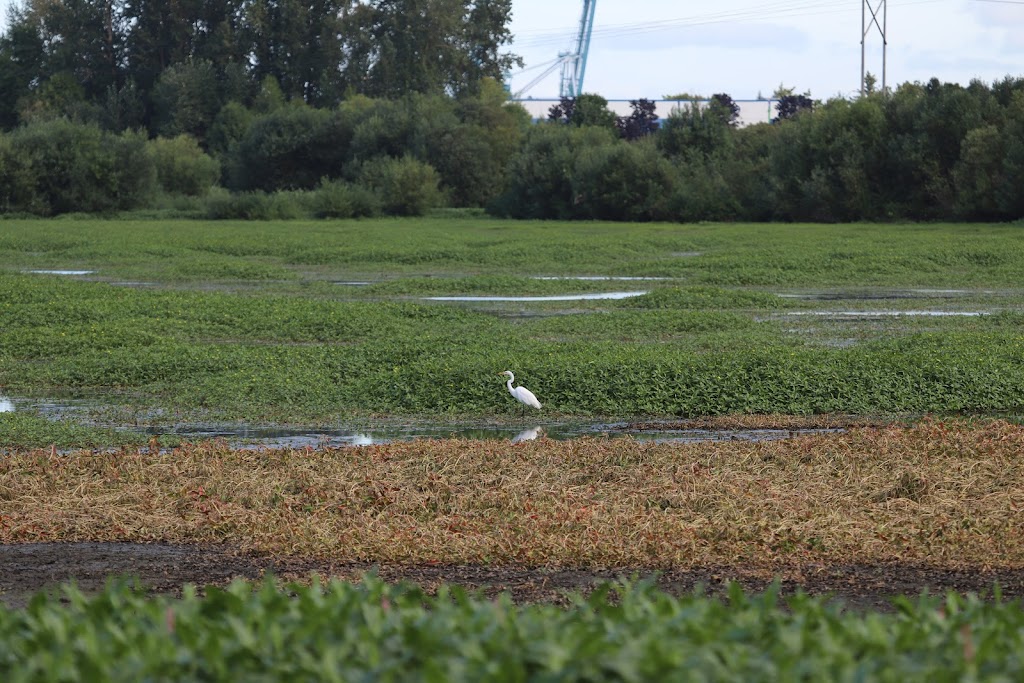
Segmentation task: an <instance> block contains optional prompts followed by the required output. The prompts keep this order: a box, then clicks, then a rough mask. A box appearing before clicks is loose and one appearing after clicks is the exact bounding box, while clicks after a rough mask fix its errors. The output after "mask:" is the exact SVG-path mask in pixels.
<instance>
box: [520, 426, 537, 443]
mask: <svg viewBox="0 0 1024 683" xmlns="http://www.w3.org/2000/svg"><path fill="white" fill-rule="evenodd" d="M543 433H544V428H543V427H531V428H530V429H524V430H523V431H521V432H519V433H518V434H516V435H515V436H513V437H512V443H519V442H521V441H533V440H534V439H536V438H537V437H538V436H540V435H541V434H543Z"/></svg>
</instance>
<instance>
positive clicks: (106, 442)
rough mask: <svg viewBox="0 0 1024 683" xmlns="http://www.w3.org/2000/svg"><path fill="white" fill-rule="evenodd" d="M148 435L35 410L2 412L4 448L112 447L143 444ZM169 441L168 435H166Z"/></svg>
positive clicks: (0, 444) (0, 429)
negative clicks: (43, 413)
mask: <svg viewBox="0 0 1024 683" xmlns="http://www.w3.org/2000/svg"><path fill="white" fill-rule="evenodd" d="M147 438H148V437H146V436H145V435H143V434H140V433H139V432H129V431H120V430H114V429H103V428H98V427H86V426H82V425H80V424H78V423H76V422H73V421H72V420H69V419H64V420H51V419H49V418H46V417H42V416H39V415H35V414H32V413H22V412H7V413H0V449H9V448H46V447H49V446H51V445H52V446H55V447H56V448H59V449H70V448H112V447H118V446H129V445H139V444H142V443H145V442H146V440H147ZM165 441H166V439H165Z"/></svg>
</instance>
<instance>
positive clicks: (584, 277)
mask: <svg viewBox="0 0 1024 683" xmlns="http://www.w3.org/2000/svg"><path fill="white" fill-rule="evenodd" d="M530 279H531V280H587V281H594V282H601V281H605V280H625V281H628V282H633V281H636V280H673V279H674V278H670V277H644V276H632V275H565V276H562V275H535V276H534V277H532V278H530Z"/></svg>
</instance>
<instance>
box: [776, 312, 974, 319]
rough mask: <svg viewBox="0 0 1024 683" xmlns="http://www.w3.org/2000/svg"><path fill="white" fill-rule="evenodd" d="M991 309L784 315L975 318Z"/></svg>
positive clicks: (795, 313) (791, 313)
mask: <svg viewBox="0 0 1024 683" xmlns="http://www.w3.org/2000/svg"><path fill="white" fill-rule="evenodd" d="M991 314H992V312H991V311H790V312H788V313H786V315H817V316H824V317H830V318H887V317H890V318H899V317H903V316H908V317H909V316H921V317H932V318H947V317H953V318H960V317H962V318H977V317H980V316H983V315H991Z"/></svg>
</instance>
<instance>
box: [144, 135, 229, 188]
mask: <svg viewBox="0 0 1024 683" xmlns="http://www.w3.org/2000/svg"><path fill="white" fill-rule="evenodd" d="M148 149H149V153H150V154H151V155H152V156H153V163H154V165H155V166H156V178H157V182H158V183H159V184H160V187H161V189H163V191H164V192H168V193H170V194H181V195H190V196H201V195H204V194H206V193H207V192H209V191H210V188H212V187H213V186H214V185H216V184H217V182H218V181H219V180H220V164H219V163H217V160H216V159H213V158H212V157H210V156H208V155H207V154H205V153H204V152H203V150H202V149H200V148H199V145H198V144H197V143H196V141H195V140H194V139H193V138H191V137H189V136H187V135H179V136H178V137H176V138H171V139H167V138H156V139H155V140H151V141H150V142H149V146H148Z"/></svg>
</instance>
